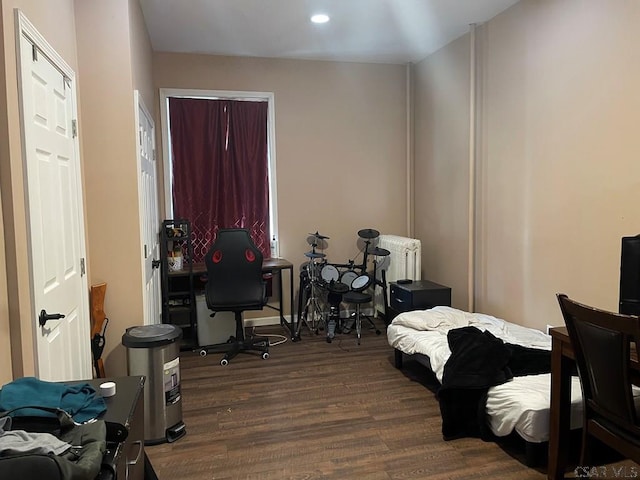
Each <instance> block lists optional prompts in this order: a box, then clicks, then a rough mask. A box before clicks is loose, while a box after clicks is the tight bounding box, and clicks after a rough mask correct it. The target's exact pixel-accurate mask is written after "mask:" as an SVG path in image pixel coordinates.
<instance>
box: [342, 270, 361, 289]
mask: <svg viewBox="0 0 640 480" xmlns="http://www.w3.org/2000/svg"><path fill="white" fill-rule="evenodd" d="M356 278H358V274H357V273H356V272H354V271H353V270H347V271H346V272H342V275H340V283H344V284H345V285H346V286H347V287H349V288H351V284H352V283H353V281H354V280H355V279H356Z"/></svg>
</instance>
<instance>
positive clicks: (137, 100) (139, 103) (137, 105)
mask: <svg viewBox="0 0 640 480" xmlns="http://www.w3.org/2000/svg"><path fill="white" fill-rule="evenodd" d="M133 98H134V110H135V113H134V116H135V126H136V129H137V131H136V161H137V164H138V211H139V212H140V215H142V214H143V213H145V208H144V205H143V203H144V197H143V193H144V188H143V185H142V172H141V170H142V158H141V154H140V138H139V135H140V110H142V111H143V112H144V114H145V115H146V116H147V118H148V119H149V121H150V122H151V126H152V132H151V133H152V134H153V135H152V141H153V145H154V147H153V155H154V162H155V169H156V170H155V174H156V175H155V181H156V184H155V190H154V194H155V196H156V217H157V218H156V227H157V228H156V231H155V235H156V241H157V245H158V248H157V251H155V252H154V251H153V250H149V251H148V252H145V251H144V250H145V249H144V247H145V246H144V245H142V250H141V251H140V257H141V265H142V290H141V293H142V298H143V299H144V301H143V305H142V313H143V319H144V324H145V325H153V324H157V323H162V301H161V296H162V292H161V290H160V288H161V280H160V273H159V272H160V269H159V268H160V267H158V268H155V269H154V275H156V276H157V279H156V280H157V282H156V288H157V292H156V294H157V296H156V298H157V299H158V302H157V305H156V307H157V309H158V313H159V315H158V316H157V318H155V319H153V321H152V322H149V317H150V312H148V311H147V308H148V306H149V305H148V299H147V295H146V293H145V292H146V268H147V265H146V264H147V259H148V256H149V255H150V256H153V255H154V254H155V255H157V256H158V258H155V259H152V260H160V238H159V235H160V225H161V223H162V221H161V219H160V216H159V215H160V209H159V196H158V161H157V156H156V148H155V145H156V138H155V131H156V127H155V122H154V121H153V116H152V115H151V113H150V112H149V109H147V106H146V105H145V103H144V99H143V98H142V95H140V91H139V90H134V91H133ZM144 237H145V234H144V221H143V219H140V238H141V240H142V241H143V242H144ZM145 253H147V255H146V256H145ZM155 272H157V273H155Z"/></svg>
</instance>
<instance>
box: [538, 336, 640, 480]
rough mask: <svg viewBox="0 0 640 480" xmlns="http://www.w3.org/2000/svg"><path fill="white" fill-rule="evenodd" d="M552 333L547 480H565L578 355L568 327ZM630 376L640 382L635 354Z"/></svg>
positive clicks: (639, 369) (639, 364)
mask: <svg viewBox="0 0 640 480" xmlns="http://www.w3.org/2000/svg"><path fill="white" fill-rule="evenodd" d="M549 333H550V334H551V406H550V410H549V464H548V466H547V478H549V479H552V480H556V479H560V478H564V472H565V468H566V466H567V453H568V450H569V431H570V425H569V420H570V409H571V373H572V371H573V366H574V363H575V355H574V353H573V347H572V346H571V340H570V339H569V334H568V332H567V327H556V328H552V329H551V330H550V331H549ZM631 358H632V360H636V361H632V362H631V368H632V372H631V375H632V377H633V378H634V383H635V382H636V381H638V380H640V377H639V375H640V363H639V362H638V361H637V357H635V356H634V353H633V352H632V357H631Z"/></svg>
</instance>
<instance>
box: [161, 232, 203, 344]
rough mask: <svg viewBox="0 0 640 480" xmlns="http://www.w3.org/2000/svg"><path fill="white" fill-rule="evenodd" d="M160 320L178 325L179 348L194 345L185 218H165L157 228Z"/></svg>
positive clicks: (193, 303)
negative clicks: (160, 261)
mask: <svg viewBox="0 0 640 480" xmlns="http://www.w3.org/2000/svg"><path fill="white" fill-rule="evenodd" d="M160 249H161V256H162V321H163V323H171V324H174V325H178V326H179V327H180V328H182V332H183V337H182V342H183V344H182V348H184V349H191V348H192V347H195V346H197V345H198V339H197V328H196V322H197V313H196V297H195V292H194V285H193V281H194V280H193V245H192V243H191V224H190V223H189V221H188V220H185V219H177V220H165V221H163V222H162V230H161V231H160Z"/></svg>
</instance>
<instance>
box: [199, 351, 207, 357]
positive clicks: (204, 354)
mask: <svg viewBox="0 0 640 480" xmlns="http://www.w3.org/2000/svg"><path fill="white" fill-rule="evenodd" d="M199 353H200V356H201V357H206V356H207V351H206V350H200V352H199Z"/></svg>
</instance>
